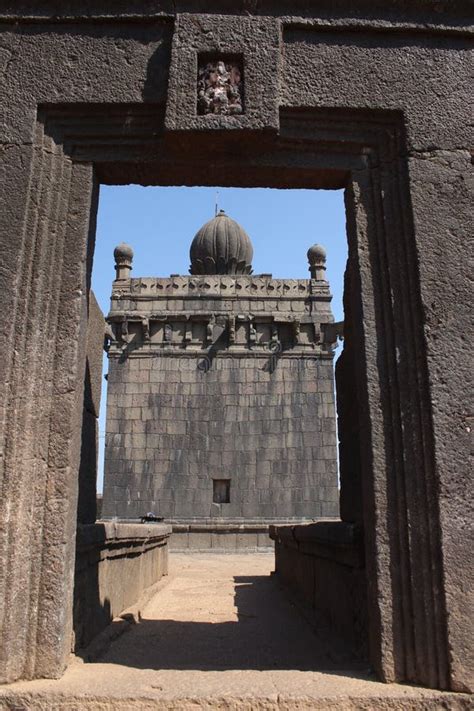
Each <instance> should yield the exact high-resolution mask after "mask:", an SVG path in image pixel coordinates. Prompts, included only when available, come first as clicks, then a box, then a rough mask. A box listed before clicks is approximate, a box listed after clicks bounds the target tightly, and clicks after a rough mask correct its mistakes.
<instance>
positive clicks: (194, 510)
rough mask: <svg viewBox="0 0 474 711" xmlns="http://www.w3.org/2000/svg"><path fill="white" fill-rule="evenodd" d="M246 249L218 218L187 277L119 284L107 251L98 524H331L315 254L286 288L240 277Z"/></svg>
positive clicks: (120, 269)
mask: <svg viewBox="0 0 474 711" xmlns="http://www.w3.org/2000/svg"><path fill="white" fill-rule="evenodd" d="M252 251H253V250H252V246H251V243H250V239H249V238H248V236H247V235H246V234H245V232H244V231H243V230H242V228H241V227H240V226H239V225H238V224H237V223H236V222H234V221H233V220H231V219H230V218H229V217H227V216H226V215H225V214H224V213H223V212H222V211H221V213H220V214H219V215H217V216H216V217H215V218H214V219H213V220H211V221H210V222H209V223H208V224H207V225H205V226H204V227H203V228H202V229H201V230H200V231H199V232H198V234H197V235H196V237H195V239H194V240H193V243H192V245H191V268H190V271H191V276H171V277H169V278H161V277H160V278H151V277H146V278H143V277H142V278H140V277H137V278H133V279H131V278H130V273H129V272H130V264H131V259H132V256H131V251H130V248H128V247H127V246H126V245H121V246H119V247H118V248H117V249H116V250H115V258H116V260H117V261H116V270H117V279H116V280H115V281H114V284H113V289H112V299H111V310H110V312H109V315H108V323H109V326H110V338H111V339H112V340H111V343H110V346H109V349H108V357H109V372H108V381H107V427H106V430H107V431H106V450H105V486H104V502H103V516H104V517H106V518H107V517H113V516H117V517H119V518H139V517H140V516H143V515H144V514H146V513H147V512H149V511H150V512H154V513H155V514H158V515H160V516H164V517H165V518H166V519H174V520H176V521H177V522H183V520H187V519H191V520H192V519H205V518H213V517H215V518H225V519H240V520H242V521H245V520H247V519H251V520H255V519H260V520H268V521H277V520H282V521H285V520H286V519H290V520H291V519H314V518H319V517H321V516H323V517H327V516H337V515H338V512H339V506H338V499H339V494H338V488H337V458H336V414H335V403H334V374H333V345H334V343H333V342H330V341H328V339H327V334H328V327H329V325H331V327H332V331H333V332H334V335H333V339H334V340H335V339H336V338H337V336H336V335H335V334H336V330H335V328H334V325H333V324H332V322H333V316H332V313H331V307H330V301H331V294H330V291H329V284H328V283H327V281H326V280H325V260H326V257H325V253H324V250H322V248H320V247H318V248H312V249H311V250H310V251H309V253H308V257H309V258H310V259H311V265H310V270H311V272H312V277H313V278H311V279H306V280H305V279H299V280H296V279H273V278H272V277H271V275H269V274H263V275H250V274H249V272H251V271H252V269H251V261H252ZM302 257H303V259H304V255H302ZM216 271H217V272H218V273H215V272H216ZM254 522H255V521H254ZM267 545H270V540H269V539H268V540H267Z"/></svg>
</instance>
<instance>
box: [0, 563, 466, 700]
mask: <svg viewBox="0 0 474 711" xmlns="http://www.w3.org/2000/svg"><path fill="white" fill-rule="evenodd" d="M273 564H274V558H273V555H272V554H265V553H259V554H254V555H248V554H246V555H239V554H233V555H232V554H227V555H216V554H206V555H201V554H194V555H193V556H190V555H186V554H183V555H181V554H177V553H174V554H172V555H171V556H170V570H169V576H168V578H167V580H168V583H167V585H166V586H165V587H164V588H163V589H162V590H161V591H160V592H159V593H157V594H156V595H155V597H154V598H153V599H152V600H150V602H149V603H148V604H147V605H146V606H145V607H144V608H143V609H142V612H141V615H140V616H138V619H140V622H139V623H138V624H133V623H132V622H129V623H127V622H125V621H123V622H118V621H116V622H114V623H113V626H117V627H118V633H120V632H122V634H121V635H120V636H119V637H117V638H115V640H113V641H111V643H110V644H109V646H108V648H105V650H104V649H103V650H102V652H101V653H100V655H99V656H97V657H96V658H95V661H93V662H91V663H85V662H84V661H83V659H81V658H79V657H73V658H72V659H71V663H70V665H69V667H68V669H67V671H66V674H65V675H64V677H63V678H62V679H60V680H58V681H51V680H42V681H32V682H18V683H15V684H11V685H9V686H4V687H0V709H1V710H2V711H3V710H6V709H8V711H12V709H15V710H17V711H19V710H20V709H22V710H26V709H27V710H28V711H40V710H41V711H44V710H45V709H47V710H48V711H73V710H74V711H86V710H87V711H92V710H94V711H151V710H152V709H153V710H154V709H158V710H163V711H164V710H165V709H166V711H178V710H179V711H188V709H189V710H191V709H192V710H193V711H196V710H197V709H206V710H208V711H209V710H210V709H226V711H229V710H232V709H235V710H239V711H240V710H242V711H257V710H258V711H270V710H271V711H277V709H278V711H281V710H283V711H290V710H291V709H295V710H296V709H298V711H306V710H307V711H309V710H310V709H311V711H320V710H321V711H322V710H323V709H324V711H327V710H329V711H331V710H334V711H336V709H337V711H346V710H349V709H350V710H352V709H354V710H355V709H357V710H359V711H360V710H367V711H369V710H370V711H373V710H374V709H377V710H378V709H380V710H382V709H383V711H388V710H389V709H394V710H395V709H396V710H397V711H398V709H410V710H413V709H415V710H416V709H423V710H424V711H426V710H428V709H433V710H434V709H440V708H443V709H450V710H453V711H456V710H457V709H459V710H461V709H468V708H472V706H471V705H470V704H471V702H472V699H471V698H470V697H469V696H467V695H465V694H454V693H445V692H438V691H433V690H429V689H422V688H418V687H411V686H402V685H385V684H382V683H379V682H377V681H374V678H373V676H372V675H371V673H370V671H369V670H368V669H367V667H366V666H364V665H361V664H360V663H358V662H356V661H355V660H354V659H351V658H350V657H348V656H347V654H346V655H344V650H341V649H339V648H338V646H337V644H336V645H334V644H333V642H334V640H331V639H328V638H327V637H324V636H322V635H320V634H319V633H318V631H317V630H316V631H313V630H312V629H311V627H310V626H309V625H308V624H307V623H306V621H305V620H304V619H303V618H302V617H301V616H300V614H299V612H298V610H297V609H296V608H295V607H294V606H293V605H292V604H291V603H290V602H289V600H288V599H287V597H286V596H285V594H284V593H283V591H282V589H281V588H280V587H279V584H278V579H277V578H276V577H275V576H273V575H271V572H272V570H273ZM130 619H131V618H130ZM113 626H112V627H113ZM112 637H113V635H112V636H111V639H112Z"/></svg>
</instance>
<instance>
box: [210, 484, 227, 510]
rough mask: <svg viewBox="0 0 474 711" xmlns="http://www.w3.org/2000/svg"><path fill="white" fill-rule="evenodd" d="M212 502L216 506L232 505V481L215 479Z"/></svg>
mask: <svg viewBox="0 0 474 711" xmlns="http://www.w3.org/2000/svg"><path fill="white" fill-rule="evenodd" d="M212 485H213V492H212V501H213V502H214V503H215V504H230V479H213V480H212Z"/></svg>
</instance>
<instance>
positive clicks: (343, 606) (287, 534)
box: [270, 521, 368, 659]
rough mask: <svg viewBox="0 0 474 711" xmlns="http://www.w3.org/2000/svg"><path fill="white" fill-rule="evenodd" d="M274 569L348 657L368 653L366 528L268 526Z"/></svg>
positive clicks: (332, 523)
mask: <svg viewBox="0 0 474 711" xmlns="http://www.w3.org/2000/svg"><path fill="white" fill-rule="evenodd" d="M270 536H271V538H272V539H273V540H274V541H275V571H276V573H277V575H278V576H279V578H280V580H281V582H282V583H283V584H284V585H285V586H286V587H287V588H288V589H289V591H290V593H291V594H292V595H293V596H294V597H295V598H296V599H297V601H298V602H299V603H301V604H302V606H303V612H304V613H305V614H306V616H307V618H308V619H309V620H310V622H311V623H312V624H313V625H314V627H315V628H316V629H317V630H318V632H321V633H323V634H324V633H327V634H328V635H330V636H331V637H332V636H334V637H335V638H336V639H337V640H338V641H340V642H341V648H342V649H345V650H346V652H347V654H348V656H353V657H356V658H358V659H365V658H366V657H367V651H368V650H367V636H368V633H367V629H368V627H367V625H368V618H367V598H366V579H365V566H364V548H363V539H362V531H361V529H360V527H359V526H357V525H355V524H351V523H346V522H344V521H318V522H315V523H310V524H305V525H298V526H270Z"/></svg>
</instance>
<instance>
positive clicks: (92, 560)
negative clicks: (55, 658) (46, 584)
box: [74, 521, 171, 649]
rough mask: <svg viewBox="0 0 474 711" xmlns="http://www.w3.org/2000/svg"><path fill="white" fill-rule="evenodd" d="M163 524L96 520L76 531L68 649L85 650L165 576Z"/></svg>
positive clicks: (167, 530) (167, 533) (168, 529)
mask: <svg viewBox="0 0 474 711" xmlns="http://www.w3.org/2000/svg"><path fill="white" fill-rule="evenodd" d="M170 535H171V526H168V525H166V524H141V523H131V524H130V523H127V524H125V523H117V522H113V521H98V522H97V523H94V524H88V525H79V526H78V528H77V549H76V570H75V585H74V638H75V639H74V648H75V649H82V648H84V647H86V646H87V645H88V644H89V643H90V642H91V641H92V640H93V639H94V637H96V636H97V635H98V634H99V633H100V632H101V631H102V630H103V629H105V627H107V625H108V624H109V623H110V622H111V621H112V620H113V619H114V617H117V616H118V615H120V613H121V612H123V610H125V609H127V608H128V607H130V606H131V605H134V604H135V603H137V602H138V600H139V599H140V597H141V596H142V595H143V594H144V593H145V592H146V590H147V589H148V588H150V587H151V586H153V585H154V584H155V583H157V582H158V581H159V580H160V579H161V578H162V577H163V576H164V575H167V574H168V540H169V537H170Z"/></svg>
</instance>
